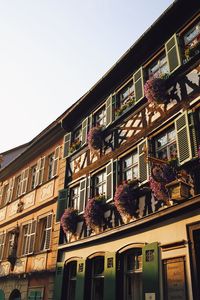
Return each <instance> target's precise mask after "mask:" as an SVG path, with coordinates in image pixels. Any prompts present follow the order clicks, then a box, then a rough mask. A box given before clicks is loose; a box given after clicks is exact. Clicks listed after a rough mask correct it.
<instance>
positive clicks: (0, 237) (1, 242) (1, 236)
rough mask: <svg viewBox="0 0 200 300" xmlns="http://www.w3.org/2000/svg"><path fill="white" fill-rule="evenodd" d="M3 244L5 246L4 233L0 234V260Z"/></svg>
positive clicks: (0, 258)
mask: <svg viewBox="0 0 200 300" xmlns="http://www.w3.org/2000/svg"><path fill="white" fill-rule="evenodd" d="M4 244H5V233H0V260H2V259H3V253H4Z"/></svg>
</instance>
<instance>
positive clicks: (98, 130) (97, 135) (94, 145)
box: [87, 126, 103, 150]
mask: <svg viewBox="0 0 200 300" xmlns="http://www.w3.org/2000/svg"><path fill="white" fill-rule="evenodd" d="M102 129H103V128H102V126H95V127H92V128H91V129H90V131H89V133H88V136H87V140H88V146H89V148H90V149H91V150H99V149H101V148H102V146H103V138H102Z"/></svg>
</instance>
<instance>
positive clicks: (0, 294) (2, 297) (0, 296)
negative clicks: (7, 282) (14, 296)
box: [0, 290, 5, 300]
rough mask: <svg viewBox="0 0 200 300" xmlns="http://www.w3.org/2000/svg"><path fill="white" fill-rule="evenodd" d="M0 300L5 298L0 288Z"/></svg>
mask: <svg viewBox="0 0 200 300" xmlns="http://www.w3.org/2000/svg"><path fill="white" fill-rule="evenodd" d="M0 300H5V295H4V292H3V291H2V290H0Z"/></svg>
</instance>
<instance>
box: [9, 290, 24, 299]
mask: <svg viewBox="0 0 200 300" xmlns="http://www.w3.org/2000/svg"><path fill="white" fill-rule="evenodd" d="M9 300H21V293H20V291H19V290H14V291H12V293H11V294H10V297H9Z"/></svg>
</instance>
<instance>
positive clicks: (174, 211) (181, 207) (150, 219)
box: [58, 195, 200, 251]
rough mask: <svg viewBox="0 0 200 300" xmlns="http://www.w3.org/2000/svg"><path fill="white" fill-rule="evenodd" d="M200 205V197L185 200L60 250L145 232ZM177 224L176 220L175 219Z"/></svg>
mask: <svg viewBox="0 0 200 300" xmlns="http://www.w3.org/2000/svg"><path fill="white" fill-rule="evenodd" d="M199 204H200V195H197V196H196V197H194V198H192V199H189V200H185V201H183V202H182V203H179V204H176V205H174V206H171V207H168V208H166V209H163V210H161V211H157V212H154V213H152V214H150V215H148V216H146V217H143V218H141V219H138V220H135V221H133V222H130V223H128V224H124V225H121V226H118V227H115V228H113V229H110V230H109V231H105V232H102V233H100V234H98V235H95V236H90V237H86V238H84V239H80V240H78V241H74V242H71V243H69V244H65V245H59V246H58V250H60V251H61V250H65V249H66V250H67V251H70V250H71V249H73V248H79V249H80V248H83V247H84V246H85V245H87V244H88V245H89V244H93V245H94V244H98V243H102V242H103V241H104V240H110V239H113V238H114V236H115V237H117V236H121V234H123V233H125V232H130V231H131V232H133V230H136V229H139V228H144V229H145V230H146V229H147V228H149V227H150V226H151V225H154V224H156V226H158V222H162V221H165V220H166V219H167V220H168V219H169V218H174V217H176V218H177V216H178V215H182V214H184V213H188V212H189V211H190V210H193V211H195V209H197V208H199ZM174 222H175V219H174Z"/></svg>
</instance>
